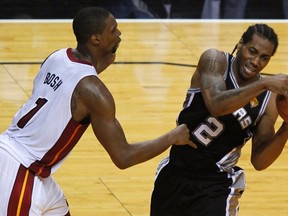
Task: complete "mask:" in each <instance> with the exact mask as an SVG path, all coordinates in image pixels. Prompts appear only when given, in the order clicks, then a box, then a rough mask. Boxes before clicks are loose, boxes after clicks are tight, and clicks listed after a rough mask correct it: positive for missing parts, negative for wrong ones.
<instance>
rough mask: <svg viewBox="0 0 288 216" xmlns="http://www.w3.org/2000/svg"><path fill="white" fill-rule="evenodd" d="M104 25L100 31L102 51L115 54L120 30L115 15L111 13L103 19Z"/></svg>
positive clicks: (119, 39) (119, 40)
mask: <svg viewBox="0 0 288 216" xmlns="http://www.w3.org/2000/svg"><path fill="white" fill-rule="evenodd" d="M105 23H106V25H105V28H104V30H103V32H102V33H101V44H100V45H101V47H102V51H104V53H105V52H108V53H112V54H115V53H116V51H117V49H118V47H119V44H120V42H121V38H120V35H121V32H120V31H119V29H118V25H117V22H116V20H115V17H114V16H113V15H112V14H111V15H110V16H109V17H108V18H107V19H106V21H105Z"/></svg>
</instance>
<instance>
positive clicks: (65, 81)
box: [5, 49, 96, 166]
mask: <svg viewBox="0 0 288 216" xmlns="http://www.w3.org/2000/svg"><path fill="white" fill-rule="evenodd" d="M89 75H95V76H96V71H95V69H94V67H93V66H92V65H89V64H87V63H84V62H82V63H79V62H76V61H74V59H73V56H72V54H71V49H68V50H66V49H63V50H59V51H56V52H55V53H53V54H51V55H50V56H49V57H48V58H47V59H46V60H45V62H44V63H43V64H42V66H41V69H40V71H39V73H38V74H37V77H36V78H35V80H34V87H33V91H32V95H31V97H30V98H29V100H28V101H27V102H26V103H25V104H24V105H23V106H22V107H21V109H20V110H19V111H18V112H17V113H16V115H15V117H14V119H13V122H12V124H11V126H10V128H9V129H8V130H7V131H6V132H5V133H6V134H7V135H8V136H10V138H11V142H12V143H13V144H12V145H11V147H9V148H11V149H10V151H11V150H12V151H14V152H16V153H17V154H20V155H21V156H20V155H19V156H20V157H19V158H24V159H23V160H24V161H21V162H22V163H24V164H25V165H26V166H28V165H30V164H31V162H33V161H35V160H36V159H37V160H41V159H42V158H43V157H47V158H46V160H47V161H48V160H51V158H49V159H48V156H47V153H48V152H49V151H50V152H52V151H54V153H57V152H59V151H62V152H64V151H66V152H65V154H67V153H68V149H69V148H67V150H64V149H63V148H66V147H68V146H69V145H70V144H71V143H70V144H69V143H67V142H68V140H69V139H70V138H71V137H73V136H74V135H75V134H74V133H76V132H75V131H76V128H78V126H79V127H81V126H80V125H79V124H78V123H77V122H75V121H74V120H73V118H72V114H71V107H70V103H71V97H72V93H73V91H74V89H75V87H76V85H77V83H78V82H79V81H80V80H81V79H82V78H83V77H85V76H89ZM76 134H77V133H76ZM64 146H66V147H64ZM19 149H20V150H21V151H19ZM70 150H71V149H69V151H70ZM62 157H64V155H63V156H62Z"/></svg>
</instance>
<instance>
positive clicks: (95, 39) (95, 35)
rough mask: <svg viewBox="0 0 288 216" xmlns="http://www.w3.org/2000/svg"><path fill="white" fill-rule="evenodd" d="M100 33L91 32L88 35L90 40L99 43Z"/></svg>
mask: <svg viewBox="0 0 288 216" xmlns="http://www.w3.org/2000/svg"><path fill="white" fill-rule="evenodd" d="M101 37H102V36H101V34H92V35H91V36H90V40H91V41H92V43H93V44H99V43H100V41H101Z"/></svg>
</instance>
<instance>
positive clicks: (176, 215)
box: [151, 24, 288, 216]
mask: <svg viewBox="0 0 288 216" xmlns="http://www.w3.org/2000/svg"><path fill="white" fill-rule="evenodd" d="M277 47H278V37H277V34H276V33H275V32H274V30H273V29H272V28H271V27H269V26H268V25H266V24H255V25H252V26H249V27H248V29H247V30H246V31H245V32H244V33H243V35H242V37H241V39H240V41H239V42H238V43H237V45H236V47H235V49H234V51H233V52H232V54H233V53H234V52H235V51H236V55H235V56H232V55H231V54H228V53H226V52H223V51H219V50H216V49H209V50H206V51H205V52H203V54H202V55H201V57H200V60H199V62H198V66H197V69H196V71H195V73H194V74H193V76H192V79H191V85H190V88H189V89H188V92H187V95H186V100H185V102H184V106H183V110H182V111H181V112H180V114H179V116H178V119H177V123H178V124H183V123H184V124H187V125H188V128H189V129H190V133H191V139H192V141H193V142H194V143H195V144H196V145H197V148H192V147H189V146H185V145H184V146H172V148H171V150H170V155H169V157H167V158H165V159H163V160H162V161H161V163H160V164H159V167H158V169H157V174H156V180H155V185H154V190H153V193H152V198H151V216H188V215H189V216H204V215H205V216H212V215H213V216H225V215H229V216H232V215H238V212H239V203H238V199H239V198H240V197H241V195H242V193H243V191H244V190H245V186H246V185H245V176H244V171H243V170H242V169H241V168H240V167H237V166H236V163H237V161H238V159H239V157H240V153H241V148H242V147H243V145H244V144H245V143H246V142H247V141H248V140H250V139H251V141H252V153H251V163H252V164H253V166H254V167H255V169H256V170H263V169H265V168H267V167H268V166H270V165H271V164H272V163H273V162H274V161H275V160H276V159H277V157H278V156H279V155H280V153H281V151H282V149H283V147H284V146H285V143H286V141H287V138H288V124H287V123H285V122H283V124H282V125H281V127H280V128H279V130H278V131H277V132H275V129H274V124H275V122H276V119H277V116H278V113H277V109H276V103H275V98H276V95H277V94H287V90H288V76H287V75H283V74H277V75H275V76H263V75H261V71H262V70H263V69H264V68H265V67H266V66H267V64H268V63H269V61H270V59H271V57H272V56H273V55H274V53H275V52H276V50H277Z"/></svg>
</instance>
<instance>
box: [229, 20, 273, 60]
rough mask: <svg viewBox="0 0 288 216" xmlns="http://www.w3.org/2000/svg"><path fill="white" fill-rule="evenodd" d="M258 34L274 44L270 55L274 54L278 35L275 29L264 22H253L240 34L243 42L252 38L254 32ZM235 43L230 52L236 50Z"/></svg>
mask: <svg viewBox="0 0 288 216" xmlns="http://www.w3.org/2000/svg"><path fill="white" fill-rule="evenodd" d="M255 33H256V34H258V35H260V36H262V37H264V38H267V39H268V40H269V41H270V42H272V43H273V44H274V45H275V46H274V50H273V53H272V56H273V55H274V54H275V52H276V50H277V47H278V36H277V34H276V33H275V31H274V30H273V29H272V28H271V27H269V26H268V25H266V24H255V25H251V26H249V27H248V29H247V30H246V31H245V32H244V33H243V35H242V37H241V38H242V41H243V44H246V43H248V42H249V41H251V40H252V37H253V35H254V34H255ZM236 49H237V44H236V46H235V47H234V49H233V51H232V54H233V53H234V52H235V51H236Z"/></svg>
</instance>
